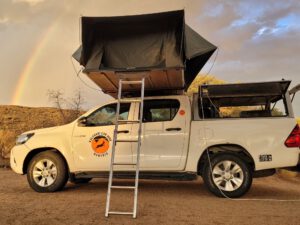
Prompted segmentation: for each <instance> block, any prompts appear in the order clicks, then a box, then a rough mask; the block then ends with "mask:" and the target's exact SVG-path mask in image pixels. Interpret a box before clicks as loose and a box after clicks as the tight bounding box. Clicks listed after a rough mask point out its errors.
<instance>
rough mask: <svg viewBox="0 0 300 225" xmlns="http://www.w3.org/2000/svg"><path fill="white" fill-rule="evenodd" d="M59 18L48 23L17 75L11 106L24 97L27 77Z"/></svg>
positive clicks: (18, 102)
mask: <svg viewBox="0 0 300 225" xmlns="http://www.w3.org/2000/svg"><path fill="white" fill-rule="evenodd" d="M61 16H62V15H60V16H57V17H56V19H54V20H53V22H52V23H50V25H49V26H48V28H47V29H46V30H45V32H43V33H42V35H41V36H40V38H39V40H38V41H37V44H36V45H35V47H34V48H33V50H32V53H31V54H30V56H29V57H28V60H27V62H26V63H25V65H24V67H23V69H22V71H21V73H20V75H19V78H18V81H17V82H16V86H15V88H14V91H13V95H12V98H11V101H10V104H11V105H19V104H20V103H21V99H22V96H23V95H24V92H25V90H26V87H29V86H30V84H29V77H30V75H31V74H32V70H33V68H34V67H35V65H36V63H37V61H38V59H39V57H40V55H41V53H42V52H43V50H44V49H45V46H46V45H47V43H48V41H49V40H50V39H51V36H52V35H53V31H54V30H55V28H56V26H57V25H58V21H59V19H60V18H61Z"/></svg>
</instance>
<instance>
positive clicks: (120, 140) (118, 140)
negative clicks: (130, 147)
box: [116, 139, 138, 142]
mask: <svg viewBox="0 0 300 225" xmlns="http://www.w3.org/2000/svg"><path fill="white" fill-rule="evenodd" d="M116 142H138V140H122V139H117V140H116Z"/></svg>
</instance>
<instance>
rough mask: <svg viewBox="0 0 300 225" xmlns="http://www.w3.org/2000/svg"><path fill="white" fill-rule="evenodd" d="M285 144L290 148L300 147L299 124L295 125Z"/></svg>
mask: <svg viewBox="0 0 300 225" xmlns="http://www.w3.org/2000/svg"><path fill="white" fill-rule="evenodd" d="M284 144H285V146H286V147H288V148H292V147H300V128H299V125H298V124H297V125H296V126H295V128H294V129H293V131H292V133H291V134H290V135H289V136H288V138H287V139H286V140H285V142H284Z"/></svg>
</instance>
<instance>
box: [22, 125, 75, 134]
mask: <svg viewBox="0 0 300 225" xmlns="http://www.w3.org/2000/svg"><path fill="white" fill-rule="evenodd" d="M67 126H71V124H66V125H61V126H55V127H47V128H41V129H35V130H30V131H26V132H25V133H24V134H28V133H35V134H45V133H49V132H53V131H58V130H60V129H63V128H65V127H67Z"/></svg>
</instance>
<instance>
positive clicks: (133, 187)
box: [110, 185, 135, 189]
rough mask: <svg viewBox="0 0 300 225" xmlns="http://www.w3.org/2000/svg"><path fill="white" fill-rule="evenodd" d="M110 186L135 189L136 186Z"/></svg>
mask: <svg viewBox="0 0 300 225" xmlns="http://www.w3.org/2000/svg"><path fill="white" fill-rule="evenodd" d="M110 188H114V189H135V186H115V185H114V186H111V187H110Z"/></svg>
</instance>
